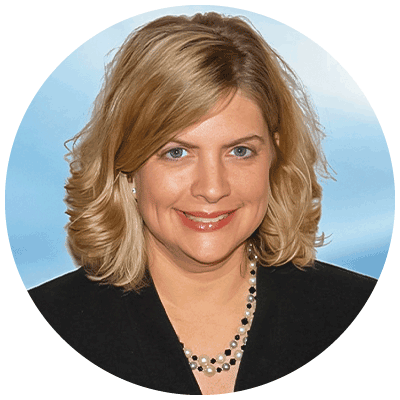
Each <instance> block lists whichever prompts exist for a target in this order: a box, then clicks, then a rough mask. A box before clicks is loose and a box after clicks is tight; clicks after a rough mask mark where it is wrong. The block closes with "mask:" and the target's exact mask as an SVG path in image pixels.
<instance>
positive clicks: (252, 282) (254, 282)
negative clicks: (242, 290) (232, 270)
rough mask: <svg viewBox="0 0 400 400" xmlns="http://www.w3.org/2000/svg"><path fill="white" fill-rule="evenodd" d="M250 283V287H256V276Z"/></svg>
mask: <svg viewBox="0 0 400 400" xmlns="http://www.w3.org/2000/svg"><path fill="white" fill-rule="evenodd" d="M249 283H250V285H252V286H254V285H255V284H256V277H255V276H252V277H251V278H250V279H249Z"/></svg>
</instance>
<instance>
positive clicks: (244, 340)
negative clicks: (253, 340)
mask: <svg viewBox="0 0 400 400" xmlns="http://www.w3.org/2000/svg"><path fill="white" fill-rule="evenodd" d="M246 343H247V336H246V337H244V338H243V344H246Z"/></svg>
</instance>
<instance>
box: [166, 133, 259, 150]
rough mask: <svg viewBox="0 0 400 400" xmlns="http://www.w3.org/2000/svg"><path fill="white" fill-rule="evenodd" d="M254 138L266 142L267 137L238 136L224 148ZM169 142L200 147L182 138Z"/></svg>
mask: <svg viewBox="0 0 400 400" xmlns="http://www.w3.org/2000/svg"><path fill="white" fill-rule="evenodd" d="M253 140H257V141H259V142H261V144H265V139H264V138H263V137H262V136H259V135H249V136H244V137H241V138H238V139H236V140H234V141H232V142H230V143H228V144H226V145H224V146H223V148H228V147H232V146H235V145H237V144H241V143H246V142H251V141H253ZM169 143H176V144H180V145H182V146H185V147H187V148H188V149H198V148H199V146H196V145H194V144H192V143H189V142H185V141H184V140H180V139H174V140H171V141H170V142H169Z"/></svg>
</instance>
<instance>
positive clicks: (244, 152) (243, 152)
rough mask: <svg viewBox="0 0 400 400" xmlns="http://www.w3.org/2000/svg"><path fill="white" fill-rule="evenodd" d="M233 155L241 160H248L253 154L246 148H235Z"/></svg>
mask: <svg viewBox="0 0 400 400" xmlns="http://www.w3.org/2000/svg"><path fill="white" fill-rule="evenodd" d="M231 153H233V155H234V156H236V157H239V158H247V157H251V156H252V154H253V152H252V151H251V150H250V149H249V148H247V147H244V146H238V147H235V148H234V149H233V150H232V151H231Z"/></svg>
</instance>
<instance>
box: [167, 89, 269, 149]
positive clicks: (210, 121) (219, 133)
mask: <svg viewBox="0 0 400 400" xmlns="http://www.w3.org/2000/svg"><path fill="white" fill-rule="evenodd" d="M250 134H253V135H254V134H255V135H259V136H262V137H264V138H265V137H266V136H267V135H268V128H267V124H266V122H265V119H264V117H263V114H262V111H261V109H260V107H259V106H258V105H257V104H256V103H255V102H254V101H252V100H250V99H249V98H247V97H245V96H244V95H242V94H240V93H238V94H236V95H235V96H234V97H233V98H231V99H229V100H222V101H220V102H218V103H217V105H216V106H215V107H214V108H213V109H212V110H211V111H210V112H209V113H208V114H207V115H206V116H205V117H204V118H202V119H201V120H200V121H199V122H198V123H197V124H195V125H192V126H190V127H188V128H186V129H184V130H183V131H182V132H180V133H178V134H177V135H176V136H175V137H174V138H173V139H172V140H171V141H172V142H173V141H174V140H184V141H202V140H204V141H218V140H222V141H225V140H229V139H232V140H235V139H238V138H240V137H241V136H247V135H250Z"/></svg>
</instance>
